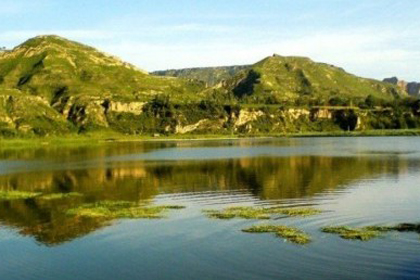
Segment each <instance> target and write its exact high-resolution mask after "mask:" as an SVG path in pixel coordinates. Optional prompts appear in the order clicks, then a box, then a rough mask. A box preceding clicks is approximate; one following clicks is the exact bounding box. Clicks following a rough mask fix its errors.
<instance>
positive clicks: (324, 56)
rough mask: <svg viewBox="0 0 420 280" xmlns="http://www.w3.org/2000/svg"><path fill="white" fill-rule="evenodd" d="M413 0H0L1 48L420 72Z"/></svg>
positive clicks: (149, 62)
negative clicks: (300, 60)
mask: <svg viewBox="0 0 420 280" xmlns="http://www.w3.org/2000/svg"><path fill="white" fill-rule="evenodd" d="M419 15H420V1H419V0H398V1H395V0H393V1H390V0H351V1H347V0H288V1H286V0H259V1H256V0H252V1H251V0H201V1H200V0H195V1H193V0H176V1H175V0H154V1H149V0H143V1H142V0H119V1H117V0H113V1H110V0H71V1H68V0H36V1H35V0H0V19H1V21H0V46H6V47H8V48H11V47H13V46H16V45H18V44H19V43H21V42H23V41H24V40H26V39H28V38H30V37H34V36H36V35H42V34H56V35H60V36H64V37H67V38H69V39H72V40H76V41H80V42H82V43H85V44H89V45H92V46H94V47H96V48H98V49H101V50H103V51H105V52H108V53H111V54H115V55H117V56H119V57H121V58H122V59H124V60H127V61H129V62H131V63H133V64H135V65H137V66H139V67H140V68H143V69H145V70H148V71H152V70H157V69H167V68H182V67H194V66H217V65H233V64H248V63H254V62H256V61H259V60H261V59H262V58H264V57H266V56H268V55H271V54H273V53H278V54H280V55H298V56H308V57H311V58H312V59H313V60H315V61H320V62H326V63H330V64H334V65H337V66H340V67H343V68H345V69H346V70H347V71H349V72H351V73H354V74H357V75H361V76H364V77H372V78H377V79H382V78H384V77H388V76H394V75H396V76H398V77H400V78H403V79H406V80H409V81H411V80H420V17H419Z"/></svg>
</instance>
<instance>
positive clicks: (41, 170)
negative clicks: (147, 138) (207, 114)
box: [0, 137, 420, 279]
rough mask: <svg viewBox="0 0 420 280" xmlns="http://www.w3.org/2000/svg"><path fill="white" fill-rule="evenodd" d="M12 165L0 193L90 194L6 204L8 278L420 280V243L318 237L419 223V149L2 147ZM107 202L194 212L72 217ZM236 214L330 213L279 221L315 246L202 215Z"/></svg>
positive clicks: (418, 144)
mask: <svg viewBox="0 0 420 280" xmlns="http://www.w3.org/2000/svg"><path fill="white" fill-rule="evenodd" d="M0 158H1V159H2V160H0V190H19V191H27V192H42V193H59V192H78V193H81V194H83V196H81V197H76V198H71V199H62V200H52V201H42V200H39V199H27V200H16V201H0V249H1V254H0V279H74V278H81V279H138V278H141V279H158V278H164V279H203V278H204V279H212V278H217V279H278V278H281V277H283V278H294V279H308V278H310V279H325V278H327V279H330V278H340V279H354V278H369V279H401V278H405V279H419V278H418V277H419V275H420V238H419V235H418V234H415V233H398V234H397V233H389V234H387V235H386V236H385V237H384V238H380V239H375V240H372V241H369V242H357V241H347V240H343V239H340V238H338V237H337V236H333V235H327V234H324V233H321V232H320V231H319V229H320V228H321V227H323V226H327V225H351V226H366V225H377V224H378V225H382V224H396V223H402V222H410V223H418V222H420V217H419V213H420V203H419V201H420V188H419V187H418V182H419V179H420V170H419V166H420V140H419V138H417V137H412V138H405V137H394V138H386V137H383V138H308V139H286V140H239V141H210V142H199V141H197V142H166V143H124V144H109V145H106V146H102V147H79V148H66V149H63V148H56V149H54V148H43V149H28V150H1V149H0ZM103 200H115V201H117V200H118V201H119V200H125V201H132V202H138V203H140V204H144V205H152V204H177V205H185V206H187V209H185V210H180V211H176V212H174V213H172V212H171V214H170V216H169V218H168V219H163V220H119V221H116V220H114V221H111V222H109V221H107V222H104V221H103V220H97V219H80V218H75V217H71V216H67V215H65V213H64V212H65V210H66V209H68V208H71V207H77V206H78V205H81V204H83V203H88V202H95V201H103ZM238 205H259V206H269V205H284V206H313V207H316V208H320V209H322V210H324V211H325V212H324V213H323V214H321V215H319V216H314V217H308V218H283V217H279V219H277V220H275V221H273V222H274V223H282V224H286V225H292V226H296V227H299V228H300V229H302V230H305V231H306V232H308V233H309V234H311V235H312V237H313V240H314V241H313V242H312V243H310V244H309V245H306V246H297V245H293V244H290V243H284V242H283V241H282V240H280V239H276V238H275V237H273V236H270V235H252V234H251V235H249V234H243V233H241V232H240V230H241V229H242V228H244V227H247V226H250V225H253V224H258V223H261V222H259V221H250V220H239V219H238V220H236V219H235V220H229V221H219V220H209V219H207V218H206V217H204V216H203V214H202V213H201V210H202V209H208V208H210V209H222V208H225V207H228V206H238Z"/></svg>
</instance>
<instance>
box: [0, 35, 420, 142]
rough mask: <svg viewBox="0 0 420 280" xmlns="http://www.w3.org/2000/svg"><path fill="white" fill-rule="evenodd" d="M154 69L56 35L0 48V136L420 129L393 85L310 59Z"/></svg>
mask: <svg viewBox="0 0 420 280" xmlns="http://www.w3.org/2000/svg"><path fill="white" fill-rule="evenodd" d="M157 74H160V75H165V77H163V76H156V75H150V74H149V73H147V72H145V71H142V70H140V69H137V68H136V67H135V66H133V65H131V64H129V63H126V62H123V61H121V60H119V59H118V58H115V57H113V56H110V55H107V54H104V53H102V52H100V51H98V50H96V49H94V48H92V47H89V46H85V45H83V44H80V43H77V42H73V41H69V40H67V39H64V38H61V37H58V36H39V37H36V38H33V39H30V40H28V41H26V42H24V43H23V44H21V45H19V46H17V47H16V48H14V49H12V50H7V51H2V52H0V137H20V136H28V135H29V136H32V135H41V136H47V135H57V134H69V133H84V132H90V131H101V132H102V131H111V132H118V133H123V134H136V135H144V134H146V135H153V134H156V133H159V134H185V133H197V134H228V135H231V134H232V133H241V134H248V135H249V134H258V133H289V132H311V131H334V130H340V129H345V130H353V129H359V130H360V129H372V128H381V129H384V128H415V127H420V120H419V117H418V116H419V115H420V110H419V106H420V104H417V103H415V102H414V101H413V102H411V101H410V102H411V103H409V102H406V101H405V98H406V97H407V94H406V93H404V92H403V91H401V90H400V89H399V88H398V87H396V86H395V85H392V84H389V83H383V82H379V81H375V80H369V79H364V78H359V77H356V76H354V75H351V74H348V73H346V72H345V71H344V70H342V69H340V68H337V67H334V66H331V65H328V64H323V63H315V62H313V61H311V60H310V59H308V58H301V57H281V56H278V55H274V56H272V57H268V58H266V59H264V60H262V61H260V62H258V63H256V64H254V65H251V66H233V67H215V68H194V69H184V70H171V71H168V72H161V73H157ZM167 75H174V76H177V77H166V76H167ZM404 102H406V103H404ZM416 102H417V101H416ZM325 105H327V106H325ZM320 106H321V107H322V106H323V108H320ZM326 107H327V108H326Z"/></svg>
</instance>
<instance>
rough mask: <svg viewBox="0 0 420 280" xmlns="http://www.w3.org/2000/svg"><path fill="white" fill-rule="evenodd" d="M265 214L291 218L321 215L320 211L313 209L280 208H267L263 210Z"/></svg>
mask: <svg viewBox="0 0 420 280" xmlns="http://www.w3.org/2000/svg"><path fill="white" fill-rule="evenodd" d="M265 211H266V212H267V213H270V214H283V215H287V216H291V217H296V216H300V217H306V216H313V215H318V214H321V213H322V211H321V210H319V209H315V208H298V207H296V208H294V207H292V208H280V207H273V208H267V209H265Z"/></svg>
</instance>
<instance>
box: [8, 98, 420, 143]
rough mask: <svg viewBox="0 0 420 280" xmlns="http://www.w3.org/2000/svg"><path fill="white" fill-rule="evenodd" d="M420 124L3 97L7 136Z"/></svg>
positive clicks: (399, 115) (309, 111)
mask: <svg viewBox="0 0 420 280" xmlns="http://www.w3.org/2000/svg"><path fill="white" fill-rule="evenodd" d="M51 103H52V102H51ZM40 108H41V109H40ZM418 127H420V112H419V110H417V111H411V110H407V111H402V112H394V111H393V110H391V109H360V108H356V107H347V108H346V107H313V108H282V107H276V106H271V107H270V106H260V107H255V106H254V107H250V108H247V107H245V108H244V107H241V106H240V105H213V107H208V106H207V107H206V106H203V105H200V104H184V105H168V104H166V105H165V104H154V103H152V102H149V103H147V102H138V101H133V102H128V101H111V100H108V99H100V98H96V97H91V98H86V97H70V98H65V99H57V100H54V102H53V103H52V104H50V103H49V102H48V100H47V99H45V98H42V97H37V96H18V95H8V96H7V95H1V96H0V132H2V134H3V135H6V136H7V135H14V134H20V135H30V134H34V135H52V134H66V133H80V132H85V131H92V130H96V129H98V130H101V129H107V130H113V131H117V132H120V133H123V134H133V135H154V134H156V133H157V134H165V135H170V134H232V133H234V134H248V135H254V134H255V135H257V134H269V133H277V134H283V133H285V134H286V133H299V132H325V131H340V130H341V131H353V130H367V129H395V128H418Z"/></svg>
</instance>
